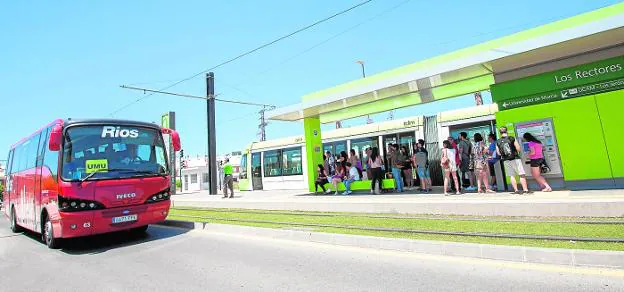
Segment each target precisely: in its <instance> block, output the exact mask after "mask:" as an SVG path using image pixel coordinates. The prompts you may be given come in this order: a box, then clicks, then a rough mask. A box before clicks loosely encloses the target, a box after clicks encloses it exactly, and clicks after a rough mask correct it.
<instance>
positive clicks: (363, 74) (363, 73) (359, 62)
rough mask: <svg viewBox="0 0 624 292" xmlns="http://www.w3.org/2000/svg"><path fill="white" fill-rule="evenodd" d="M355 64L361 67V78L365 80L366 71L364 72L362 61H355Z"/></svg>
mask: <svg viewBox="0 0 624 292" xmlns="http://www.w3.org/2000/svg"><path fill="white" fill-rule="evenodd" d="M356 63H358V64H360V65H361V66H362V78H366V71H364V61H362V60H358V61H356Z"/></svg>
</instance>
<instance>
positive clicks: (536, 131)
mask: <svg viewBox="0 0 624 292" xmlns="http://www.w3.org/2000/svg"><path fill="white" fill-rule="evenodd" d="M514 127H515V132H516V137H517V139H518V142H519V143H520V146H521V148H522V153H521V157H522V161H523V162H524V170H525V171H526V173H527V178H529V180H531V179H532V176H531V166H530V165H529V145H528V144H529V143H528V142H527V141H524V139H523V138H522V136H523V135H524V133H531V134H532V135H533V136H535V138H537V140H539V141H540V142H542V145H543V153H544V160H545V162H546V164H547V166H548V168H549V171H548V172H546V173H542V175H543V176H544V177H546V178H548V179H549V183H550V184H551V186H552V187H553V188H560V187H563V172H562V169H561V161H560V158H559V148H558V147H557V136H556V134H555V129H554V125H553V121H552V119H542V120H534V121H528V122H522V123H516V124H515V125H514ZM533 183H535V181H533Z"/></svg>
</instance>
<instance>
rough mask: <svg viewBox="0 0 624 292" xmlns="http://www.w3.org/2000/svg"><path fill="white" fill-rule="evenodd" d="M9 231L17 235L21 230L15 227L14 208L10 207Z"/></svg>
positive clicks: (17, 226)
mask: <svg viewBox="0 0 624 292" xmlns="http://www.w3.org/2000/svg"><path fill="white" fill-rule="evenodd" d="M11 231H13V233H18V232H21V231H22V228H21V227H20V226H19V225H17V216H15V207H11Z"/></svg>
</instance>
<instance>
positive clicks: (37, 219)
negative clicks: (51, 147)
mask: <svg viewBox="0 0 624 292" xmlns="http://www.w3.org/2000/svg"><path fill="white" fill-rule="evenodd" d="M48 130H49V128H46V129H45V130H42V131H41V138H39V150H38V152H37V160H36V168H35V187H34V192H33V212H34V222H33V224H34V225H35V226H33V227H34V229H33V230H34V231H36V232H42V230H41V183H42V180H41V175H42V170H43V154H44V153H45V147H47V141H48Z"/></svg>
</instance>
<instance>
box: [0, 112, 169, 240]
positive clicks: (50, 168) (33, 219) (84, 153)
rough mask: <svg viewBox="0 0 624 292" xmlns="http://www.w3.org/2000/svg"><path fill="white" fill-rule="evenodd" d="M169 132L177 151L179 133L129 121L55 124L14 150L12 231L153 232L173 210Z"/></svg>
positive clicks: (8, 212)
mask: <svg viewBox="0 0 624 292" xmlns="http://www.w3.org/2000/svg"><path fill="white" fill-rule="evenodd" d="M163 134H169V135H170V136H171V139H172V144H173V148H174V150H175V151H178V150H179V149H180V146H181V145H180V138H179V136H178V133H177V132H175V131H173V130H170V129H166V128H161V127H159V126H157V125H155V124H150V123H143V122H135V121H123V120H71V119H69V120H56V121H54V122H52V123H50V124H48V125H47V126H45V127H43V128H42V129H40V130H39V131H37V132H35V133H34V134H32V135H30V136H29V137H27V138H24V139H22V140H21V141H19V142H18V143H16V144H15V145H13V146H11V148H10V150H9V157H8V161H7V167H6V179H5V180H6V190H5V193H4V198H3V204H4V214H5V216H7V217H8V218H9V220H10V225H11V229H12V231H13V232H19V231H21V230H22V229H23V228H25V229H28V230H31V231H34V232H37V233H41V238H42V240H43V242H44V243H45V244H46V245H47V246H48V247H50V248H58V247H60V243H61V240H62V239H65V238H73V237H80V236H88V235H94V234H101V233H107V232H114V231H118V230H128V229H129V230H133V231H135V232H145V231H147V228H148V225H149V224H153V223H157V222H161V221H164V220H165V218H166V217H167V214H168V213H169V206H170V200H169V198H170V189H169V186H170V173H169V164H168V160H167V153H166V152H167V151H166V148H165V144H164V140H163Z"/></svg>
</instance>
